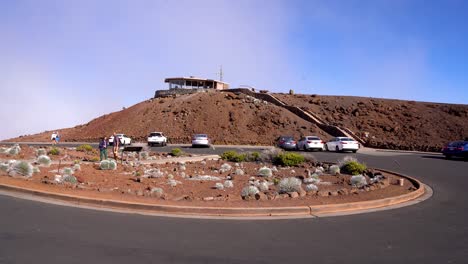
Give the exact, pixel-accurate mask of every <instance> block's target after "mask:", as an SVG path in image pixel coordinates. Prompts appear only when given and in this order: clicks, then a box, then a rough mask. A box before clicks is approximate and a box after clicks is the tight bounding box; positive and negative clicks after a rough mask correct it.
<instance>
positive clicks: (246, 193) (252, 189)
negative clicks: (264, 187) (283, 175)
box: [241, 186, 260, 197]
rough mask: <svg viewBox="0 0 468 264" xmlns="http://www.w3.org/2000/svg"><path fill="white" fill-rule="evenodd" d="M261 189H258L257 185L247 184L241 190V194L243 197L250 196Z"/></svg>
mask: <svg viewBox="0 0 468 264" xmlns="http://www.w3.org/2000/svg"><path fill="white" fill-rule="evenodd" d="M259 192H260V191H259V190H258V188H257V187H255V186H247V187H244V188H243V189H242V191H241V196H242V197H248V196H254V195H255V194H257V193H259Z"/></svg>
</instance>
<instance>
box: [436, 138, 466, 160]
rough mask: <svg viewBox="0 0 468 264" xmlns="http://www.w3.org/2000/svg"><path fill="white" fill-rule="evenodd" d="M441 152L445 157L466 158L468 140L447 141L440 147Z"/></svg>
mask: <svg viewBox="0 0 468 264" xmlns="http://www.w3.org/2000/svg"><path fill="white" fill-rule="evenodd" d="M442 154H444V156H445V157H446V158H447V159H450V158H452V157H462V158H468V140H464V141H453V142H450V143H448V144H447V145H446V146H445V147H444V148H443V149H442Z"/></svg>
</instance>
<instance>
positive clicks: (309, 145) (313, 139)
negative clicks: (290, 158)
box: [297, 136, 325, 151]
mask: <svg viewBox="0 0 468 264" xmlns="http://www.w3.org/2000/svg"><path fill="white" fill-rule="evenodd" d="M297 149H300V150H304V151H308V150H318V151H322V150H324V149H325V146H324V143H323V141H322V140H321V139H320V138H319V137H317V136H306V137H302V138H301V139H299V141H298V142H297Z"/></svg>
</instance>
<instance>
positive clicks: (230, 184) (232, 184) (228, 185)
mask: <svg viewBox="0 0 468 264" xmlns="http://www.w3.org/2000/svg"><path fill="white" fill-rule="evenodd" d="M233 187H234V183H233V182H232V181H230V180H227V181H225V182H224V188H233Z"/></svg>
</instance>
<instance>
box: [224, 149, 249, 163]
mask: <svg viewBox="0 0 468 264" xmlns="http://www.w3.org/2000/svg"><path fill="white" fill-rule="evenodd" d="M221 158H222V159H223V160H227V161H232V162H243V161H245V160H246V159H247V154H239V153H237V152H235V151H234V150H230V151H226V152H224V153H223V154H221Z"/></svg>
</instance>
